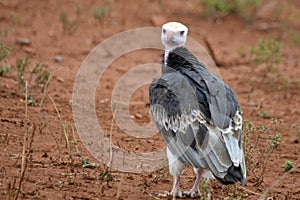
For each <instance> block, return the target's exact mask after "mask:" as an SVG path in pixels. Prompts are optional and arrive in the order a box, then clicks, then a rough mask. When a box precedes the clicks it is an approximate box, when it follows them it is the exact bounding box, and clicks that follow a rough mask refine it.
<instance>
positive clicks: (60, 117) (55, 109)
mask: <svg viewBox="0 0 300 200" xmlns="http://www.w3.org/2000/svg"><path fill="white" fill-rule="evenodd" d="M48 97H49V99H50V100H51V102H52V104H53V106H54V109H55V111H56V113H57V116H58V118H59V119H61V116H60V114H59V111H58V109H57V107H56V104H55V102H54V100H53V99H52V97H51V96H50V95H48Z"/></svg>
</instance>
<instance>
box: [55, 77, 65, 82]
mask: <svg viewBox="0 0 300 200" xmlns="http://www.w3.org/2000/svg"><path fill="white" fill-rule="evenodd" d="M56 79H57V81H58V82H61V83H63V82H65V80H64V79H63V78H62V77H56Z"/></svg>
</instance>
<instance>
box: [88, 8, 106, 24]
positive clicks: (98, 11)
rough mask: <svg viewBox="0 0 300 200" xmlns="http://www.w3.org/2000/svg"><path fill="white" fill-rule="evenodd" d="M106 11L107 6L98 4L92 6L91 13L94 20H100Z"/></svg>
mask: <svg viewBox="0 0 300 200" xmlns="http://www.w3.org/2000/svg"><path fill="white" fill-rule="evenodd" d="M107 12H108V6H102V5H98V6H93V7H92V14H93V16H94V18H95V19H96V20H99V21H100V20H101V19H102V18H103V17H104V15H105V13H107Z"/></svg>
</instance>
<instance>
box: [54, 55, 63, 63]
mask: <svg viewBox="0 0 300 200" xmlns="http://www.w3.org/2000/svg"><path fill="white" fill-rule="evenodd" d="M54 60H55V62H63V61H64V58H63V57H62V56H60V55H57V56H55V57H54Z"/></svg>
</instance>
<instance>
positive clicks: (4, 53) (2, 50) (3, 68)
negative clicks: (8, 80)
mask: <svg viewBox="0 0 300 200" xmlns="http://www.w3.org/2000/svg"><path fill="white" fill-rule="evenodd" d="M11 52H12V48H10V47H6V46H5V45H4V44H3V43H1V42H0V77H3V76H5V75H6V74H8V73H10V72H11V66H10V65H9V64H7V57H8V56H9V55H10V53H11Z"/></svg>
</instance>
